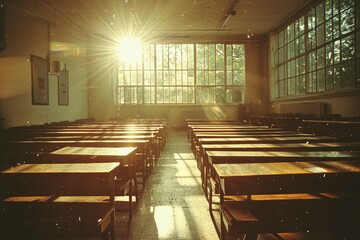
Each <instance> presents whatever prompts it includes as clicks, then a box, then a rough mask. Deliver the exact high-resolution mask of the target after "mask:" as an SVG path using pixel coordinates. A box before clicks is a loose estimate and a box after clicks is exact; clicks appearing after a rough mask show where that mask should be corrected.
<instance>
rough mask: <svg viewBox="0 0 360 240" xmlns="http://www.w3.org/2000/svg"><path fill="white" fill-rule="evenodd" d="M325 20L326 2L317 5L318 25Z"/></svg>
mask: <svg viewBox="0 0 360 240" xmlns="http://www.w3.org/2000/svg"><path fill="white" fill-rule="evenodd" d="M323 22H324V3H320V4H318V5H317V6H316V25H320V24H321V23H323Z"/></svg>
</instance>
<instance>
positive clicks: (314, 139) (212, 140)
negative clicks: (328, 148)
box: [198, 136, 337, 144]
mask: <svg viewBox="0 0 360 240" xmlns="http://www.w3.org/2000/svg"><path fill="white" fill-rule="evenodd" d="M336 140H337V139H336V138H335V137H327V136H309V137H263V138H257V137H246V138H241V137H239V138H199V139H198V141H199V143H200V144H207V143H252V142H253V143H255V142H258V143H260V142H263V143H274V142H281V141H283V142H288V143H289V142H299V143H301V142H302V143H313V142H334V141H336Z"/></svg>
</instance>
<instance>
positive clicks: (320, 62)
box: [317, 48, 325, 69]
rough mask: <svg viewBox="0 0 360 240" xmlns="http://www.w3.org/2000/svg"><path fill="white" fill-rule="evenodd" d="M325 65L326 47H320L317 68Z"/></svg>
mask: <svg viewBox="0 0 360 240" xmlns="http://www.w3.org/2000/svg"><path fill="white" fill-rule="evenodd" d="M323 67H325V48H319V49H318V50H317V68H318V69H319V68H323Z"/></svg>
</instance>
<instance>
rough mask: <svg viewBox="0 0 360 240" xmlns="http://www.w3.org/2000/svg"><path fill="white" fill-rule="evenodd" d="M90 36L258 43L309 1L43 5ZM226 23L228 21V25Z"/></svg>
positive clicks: (99, 0)
mask: <svg viewBox="0 0 360 240" xmlns="http://www.w3.org/2000/svg"><path fill="white" fill-rule="evenodd" d="M42 1H43V2H45V4H47V5H49V6H51V7H52V8H54V9H56V11H58V12H60V13H61V14H62V15H64V16H65V17H66V18H67V19H69V20H70V21H71V22H72V23H73V24H76V25H77V26H78V27H80V28H82V29H83V30H84V31H86V32H87V33H89V34H96V35H101V36H104V35H106V34H110V33H111V34H117V35H125V34H133V35H137V36H141V37H142V38H144V39H146V40H148V41H156V40H161V41H166V40H169V41H176V40H182V41H190V42H191V41H196V40H197V41H201V39H203V40H205V39H207V40H210V41H211V40H214V39H223V40H225V39H226V40H229V41H234V40H238V39H247V38H253V39H258V38H263V37H264V36H266V34H267V33H268V32H269V31H270V30H272V29H274V28H276V27H277V26H278V25H279V24H280V23H282V22H283V21H284V20H286V19H287V18H288V17H289V16H290V15H291V14H293V13H294V12H296V11H297V10H299V9H300V8H301V7H302V6H304V5H305V4H306V3H308V2H309V0H42ZM227 19H228V21H227Z"/></svg>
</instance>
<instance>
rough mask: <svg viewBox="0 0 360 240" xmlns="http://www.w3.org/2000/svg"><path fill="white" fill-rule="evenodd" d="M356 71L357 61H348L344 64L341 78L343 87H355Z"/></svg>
mask: <svg viewBox="0 0 360 240" xmlns="http://www.w3.org/2000/svg"><path fill="white" fill-rule="evenodd" d="M355 77H356V72H355V61H347V62H344V63H343V64H342V73H341V79H342V80H343V81H342V87H343V88H348V87H355V86H356V81H355Z"/></svg>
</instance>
